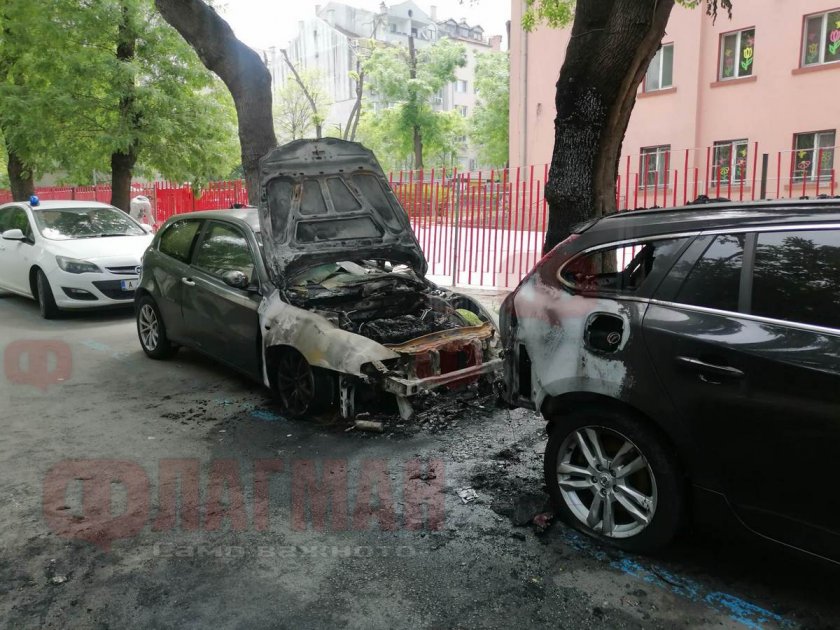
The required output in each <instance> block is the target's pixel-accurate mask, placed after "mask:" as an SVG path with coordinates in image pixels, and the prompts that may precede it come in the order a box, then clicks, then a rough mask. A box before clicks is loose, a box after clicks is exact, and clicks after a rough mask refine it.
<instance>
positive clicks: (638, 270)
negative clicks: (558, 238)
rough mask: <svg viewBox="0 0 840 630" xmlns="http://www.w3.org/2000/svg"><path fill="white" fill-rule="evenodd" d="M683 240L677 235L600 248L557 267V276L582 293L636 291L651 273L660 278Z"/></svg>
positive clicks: (684, 240)
mask: <svg viewBox="0 0 840 630" xmlns="http://www.w3.org/2000/svg"><path fill="white" fill-rule="evenodd" d="M686 242H687V239H685V238H677V239H667V240H661V241H649V242H643V243H629V244H622V245H618V246H615V247H608V248H605V249H600V250H598V251H595V252H591V253H589V254H584V255H582V256H578V257H577V258H574V259H572V260H571V261H570V262H569V263H567V264H566V265H565V266H564V267H563V268H562V269H561V270H560V279H561V280H562V281H563V282H564V283H565V284H566V285H567V286H569V287H571V288H573V289H577V290H579V291H582V292H620V293H635V292H637V291H639V290H640V289H641V288H642V287H643V286H645V284H646V281H647V280H648V279H649V278H651V277H653V276H654V275H655V274H654V272H658V275H659V277H661V276H662V274H664V273H665V272H666V271H667V270H668V269H669V268H670V266H671V264H673V262H674V260H675V258H676V257H677V255H678V254H679V253H680V251H681V250H682V248H683V246H684V245H685V244H686Z"/></svg>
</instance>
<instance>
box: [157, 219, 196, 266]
mask: <svg viewBox="0 0 840 630" xmlns="http://www.w3.org/2000/svg"><path fill="white" fill-rule="evenodd" d="M200 226H201V222H200V221H178V222H176V223H173V224H172V225H170V226H169V227H168V228H166V231H165V232H164V233H163V234H161V236H160V245H158V249H159V250H160V252H161V253H162V254H166V255H167V256H171V257H172V258H175V259H176V260H180V261H181V262H189V260H190V250H191V249H192V246H193V241H195V236H196V234H198V228H199V227H200Z"/></svg>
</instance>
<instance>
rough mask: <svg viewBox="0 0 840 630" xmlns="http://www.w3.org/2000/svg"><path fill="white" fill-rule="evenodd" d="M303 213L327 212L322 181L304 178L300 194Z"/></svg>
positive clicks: (301, 211)
mask: <svg viewBox="0 0 840 630" xmlns="http://www.w3.org/2000/svg"><path fill="white" fill-rule="evenodd" d="M300 213H301V214H326V213H327V204H326V202H325V201H324V194H323V193H322V192H321V182H319V181H318V180H317V179H304V180H303V190H302V192H301V195H300Z"/></svg>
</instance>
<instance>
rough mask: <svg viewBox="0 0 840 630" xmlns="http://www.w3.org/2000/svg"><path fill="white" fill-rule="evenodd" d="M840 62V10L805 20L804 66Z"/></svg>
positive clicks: (803, 41)
mask: <svg viewBox="0 0 840 630" xmlns="http://www.w3.org/2000/svg"><path fill="white" fill-rule="evenodd" d="M835 61H840V10H835V11H827V12H826V13H819V14H817V15H809V16H808V17H806V18H805V34H804V36H803V37H802V65H803V66H814V65H818V64H821V63H834V62H835Z"/></svg>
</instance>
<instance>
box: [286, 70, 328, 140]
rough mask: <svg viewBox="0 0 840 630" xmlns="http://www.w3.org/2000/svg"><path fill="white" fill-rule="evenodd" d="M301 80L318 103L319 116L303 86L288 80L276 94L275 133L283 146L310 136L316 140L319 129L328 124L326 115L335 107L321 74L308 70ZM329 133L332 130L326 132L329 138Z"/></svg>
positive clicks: (302, 74) (302, 73)
mask: <svg viewBox="0 0 840 630" xmlns="http://www.w3.org/2000/svg"><path fill="white" fill-rule="evenodd" d="M300 78H301V81H303V83H304V85H305V86H306V90H307V92H309V94H310V96H312V98H313V99H314V100H315V105H316V109H317V110H318V116H317V117H316V116H315V113H314V112H313V110H312V105H311V104H310V102H309V99H307V98H306V94H304V91H303V88H301V86H300V84H299V83H298V82H297V81H295V80H294V78H292V77H288V78H287V80H286V82H285V83H284V84H283V85H282V86H281V87H280V88H279V89H278V90H277V91H276V92H275V94H274V130H275V133H276V134H277V140H278V141H279V142H281V143H283V142H290V141H292V140H298V139H300V138H306V137H310V138H314V137H315V126H316V125H318V124H323V123H324V119H325V116H326V113H327V112H328V111H329V108H330V105H332V103H330V100H329V98H328V96H327V94H326V92H325V91H324V89H323V87H322V85H323V84H322V81H321V77H320V75H319V74H318V73H317V72H314V71H312V70H304V71H302V72H300ZM334 131H335V130H333V132H334ZM329 132H330V130H325V134H326V135H329Z"/></svg>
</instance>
